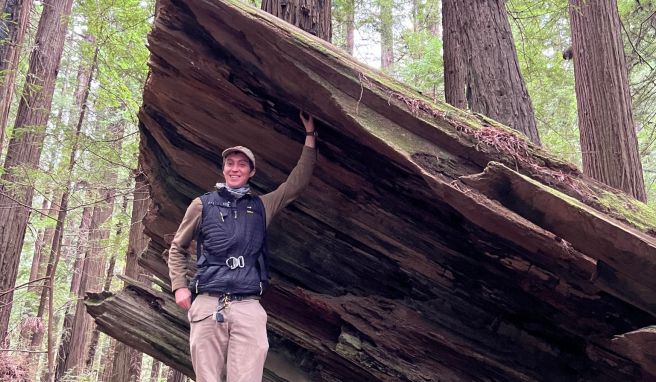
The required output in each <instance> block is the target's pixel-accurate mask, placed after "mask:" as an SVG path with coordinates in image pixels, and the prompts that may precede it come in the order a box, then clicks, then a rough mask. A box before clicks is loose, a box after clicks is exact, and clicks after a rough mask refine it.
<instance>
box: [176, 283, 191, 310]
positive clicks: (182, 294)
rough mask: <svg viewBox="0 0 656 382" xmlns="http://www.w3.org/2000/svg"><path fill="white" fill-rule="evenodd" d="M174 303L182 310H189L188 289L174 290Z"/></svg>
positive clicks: (189, 296) (189, 294) (189, 293)
mask: <svg viewBox="0 0 656 382" xmlns="http://www.w3.org/2000/svg"><path fill="white" fill-rule="evenodd" d="M175 303H176V304H178V306H179V307H181V308H182V309H184V310H189V308H191V291H190V290H189V288H179V289H176V290H175Z"/></svg>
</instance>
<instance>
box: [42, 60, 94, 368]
mask: <svg viewBox="0 0 656 382" xmlns="http://www.w3.org/2000/svg"><path fill="white" fill-rule="evenodd" d="M97 57H98V49H97V48H96V51H95V54H94V57H93V61H92V63H91V67H90V68H85V67H83V66H81V67H80V69H79V71H78V77H77V79H78V89H77V90H78V91H77V92H76V103H77V104H78V105H77V106H79V107H80V114H79V117H78V121H77V125H76V127H75V135H74V138H73V146H72V147H71V149H70V156H69V158H68V165H67V171H66V174H67V177H68V178H67V179H66V185H65V188H64V193H63V194H62V198H61V202H60V203H59V213H58V215H57V225H56V226H55V234H54V237H53V240H52V245H51V247H50V258H49V261H48V269H47V271H46V277H47V278H48V284H47V285H48V288H43V291H42V293H41V302H42V303H41V304H40V305H39V312H38V317H43V306H44V304H43V302H44V301H46V300H47V301H48V371H47V373H46V375H45V377H44V380H45V381H51V380H53V381H54V376H55V363H54V355H55V354H54V352H55V341H54V322H53V318H54V302H53V293H54V288H55V273H56V271H57V264H58V263H59V258H60V257H61V242H62V238H63V236H64V223H65V222H66V217H67V215H68V200H69V197H70V193H71V184H72V176H73V167H74V166H75V159H76V158H75V157H76V155H77V147H78V142H79V137H80V133H81V131H82V125H83V123H84V116H85V114H86V110H87V99H88V98H89V89H90V87H91V81H92V79H93V72H94V70H95V69H96V61H97ZM38 340H39V341H38V342H39V343H38V344H35V343H34V342H33V343H32V346H33V348H37V347H38V345H39V344H40V342H41V339H38Z"/></svg>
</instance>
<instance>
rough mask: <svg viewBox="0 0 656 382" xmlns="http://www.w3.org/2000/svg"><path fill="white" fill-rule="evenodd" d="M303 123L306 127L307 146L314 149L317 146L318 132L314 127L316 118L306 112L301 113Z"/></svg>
mask: <svg viewBox="0 0 656 382" xmlns="http://www.w3.org/2000/svg"><path fill="white" fill-rule="evenodd" d="M300 117H301V122H303V126H304V127H305V135H306V137H305V146H308V147H312V148H314V147H315V146H316V141H317V138H316V131H315V127H314V117H313V116H312V115H310V114H308V113H306V112H304V111H301V113H300Z"/></svg>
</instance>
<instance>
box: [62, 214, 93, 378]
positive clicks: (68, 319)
mask: <svg viewBox="0 0 656 382" xmlns="http://www.w3.org/2000/svg"><path fill="white" fill-rule="evenodd" d="M92 212H93V208H92V207H84V209H83V210H82V219H81V221H80V230H79V234H78V241H77V245H76V251H75V253H76V258H75V264H74V266H73V275H72V277H71V288H70V290H69V291H70V294H71V295H73V296H76V297H77V296H78V295H79V294H80V293H81V292H80V280H81V275H82V264H84V255H83V254H84V253H86V251H87V249H86V248H87V243H88V239H89V230H90V228H91V217H92ZM80 254H82V256H80ZM74 301H75V302H76V303H77V298H76V299H75V300H74ZM70 311H71V301H69V302H68V303H67V304H66V311H65V313H64V324H63V328H62V331H61V339H60V341H59V349H58V350H57V367H56V368H55V380H56V381H59V380H61V378H62V376H63V375H64V371H65V370H66V360H67V359H68V356H69V354H70V351H71V337H72V333H73V323H74V321H75V315H74V314H71V313H70Z"/></svg>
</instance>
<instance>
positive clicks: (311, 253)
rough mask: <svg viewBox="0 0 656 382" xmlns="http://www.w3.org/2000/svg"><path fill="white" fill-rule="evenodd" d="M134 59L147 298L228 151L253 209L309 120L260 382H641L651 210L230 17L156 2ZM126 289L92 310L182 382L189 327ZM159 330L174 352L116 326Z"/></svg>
mask: <svg viewBox="0 0 656 382" xmlns="http://www.w3.org/2000/svg"><path fill="white" fill-rule="evenodd" d="M149 48H150V50H151V61H150V66H151V74H150V77H149V79H148V82H147V84H146V86H145V89H144V105H143V107H142V110H141V113H140V115H139V118H140V121H141V125H140V128H141V134H142V140H141V147H140V161H141V165H142V167H143V168H144V171H145V172H146V174H147V177H148V182H149V185H150V190H151V197H152V203H151V208H150V211H149V214H148V216H147V217H146V222H145V223H146V224H145V225H146V233H147V234H148V235H149V236H150V238H151V242H150V244H149V247H148V249H147V250H146V252H145V253H144V255H143V256H142V258H141V264H142V266H144V267H145V268H147V269H149V270H151V271H152V273H153V274H155V275H156V276H157V277H159V278H160V279H161V283H164V284H166V283H168V281H169V280H168V276H167V274H166V265H165V258H166V248H167V247H168V244H169V242H170V239H171V238H172V235H173V233H174V232H175V230H176V228H177V224H178V223H179V221H180V219H181V217H182V215H183V214H184V210H185V209H186V206H187V205H188V203H189V202H190V200H191V199H192V198H193V197H195V196H197V195H199V194H201V193H203V192H205V191H206V190H210V189H211V187H212V185H213V184H214V182H215V181H216V180H217V179H219V177H220V171H219V164H220V152H221V148H223V147H227V146H232V145H235V144H244V145H246V146H249V147H250V148H251V149H253V151H254V152H255V154H256V156H257V161H258V170H257V175H256V176H255V178H254V179H253V182H252V187H253V188H254V189H256V190H257V192H267V191H269V190H272V189H273V188H274V187H275V186H276V185H277V184H279V183H280V182H282V181H284V179H285V176H286V174H288V173H289V171H290V170H291V168H292V167H293V166H294V164H295V162H296V159H297V157H298V155H299V154H300V151H301V144H302V140H303V134H302V128H301V126H300V124H299V122H298V117H297V115H298V111H299V109H302V110H307V111H309V112H310V113H312V114H314V115H315V116H317V118H318V129H319V131H320V143H319V153H320V156H319V162H318V166H317V169H316V171H315V176H314V178H313V180H312V183H311V185H310V187H309V189H308V190H307V192H305V193H304V195H303V196H302V197H301V198H299V200H297V201H296V202H294V203H293V204H292V205H291V206H289V207H288V209H287V210H286V211H285V212H284V213H282V214H281V216H279V217H278V218H277V221H276V222H275V223H274V225H273V226H272V228H271V230H270V233H269V236H270V247H271V252H272V261H271V265H272V270H273V276H274V286H273V287H272V288H271V289H270V291H269V292H267V294H266V295H265V297H264V299H263V304H264V305H265V306H266V307H267V311H268V313H269V333H270V339H271V348H272V351H271V353H270V354H271V357H270V359H269V363H268V364H267V378H268V379H269V380H288V381H298V380H303V379H307V380H322V381H339V380H381V381H384V380H394V381H426V380H438V379H439V380H444V381H459V380H521V381H529V380H558V381H568V380H571V381H574V380H576V381H579V380H610V381H612V380H615V381H626V380H639V379H641V378H642V379H645V378H650V377H654V375H653V370H654V360H653V358H652V357H650V356H649V354H648V353H644V352H641V351H639V350H638V351H636V349H640V348H641V347H640V346H635V345H633V344H645V343H649V341H651V339H650V338H651V337H648V336H650V335H651V334H650V333H651V331H650V329H649V328H648V326H649V325H651V324H653V322H654V310H653V301H654V296H655V294H654V282H653V278H650V277H649V275H648V273H644V274H638V273H640V270H641V269H642V270H650V269H654V268H653V267H654V264H655V262H656V259H655V258H654V256H653V254H651V252H647V253H645V252H643V250H642V249H645V248H646V249H647V250H648V251H651V248H653V240H654V238H653V233H654V226H655V223H654V222H655V221H656V218H654V216H656V213H654V211H653V210H651V209H649V208H648V207H647V206H645V205H644V204H641V203H639V202H635V201H633V200H631V199H629V198H627V197H626V196H624V195H623V194H621V193H618V192H617V191H614V190H611V189H609V188H608V187H605V186H603V185H601V184H599V183H596V182H594V181H592V180H589V179H586V178H584V177H583V176H582V175H581V174H580V172H579V171H578V170H577V169H576V168H574V167H573V166H572V165H570V164H567V163H563V162H561V161H559V160H557V159H556V158H554V157H553V156H551V155H550V154H549V153H547V152H545V151H543V150H542V149H540V148H537V147H534V146H532V145H531V144H530V143H529V142H528V141H527V140H526V139H525V137H522V136H520V135H518V134H516V133H514V132H512V131H510V130H509V129H507V128H506V127H504V126H501V125H499V124H498V123H496V122H494V121H491V120H489V119H487V118H485V117H483V116H480V115H475V114H470V113H467V112H464V111H461V110H458V109H454V108H452V107H450V106H448V105H445V104H442V103H436V102H433V101H431V100H430V99H427V98H425V97H423V96H422V95H421V94H418V93H416V92H415V91H413V90H412V89H410V88H408V87H407V86H405V85H402V84H399V83H397V82H395V81H394V80H392V79H390V78H388V77H385V76H384V75H382V74H380V73H378V72H375V71H373V70H371V69H370V68H367V67H365V66H363V65H361V64H358V63H356V62H355V61H353V60H352V59H351V58H350V57H348V56H347V55H346V54H345V53H343V52H341V51H339V50H337V49H335V48H334V47H332V46H330V45H329V44H327V43H325V42H323V41H321V40H317V39H315V38H313V37H312V36H310V35H308V34H305V33H304V32H302V31H300V30H298V29H296V28H294V27H291V26H289V25H287V24H285V23H283V22H281V21H280V20H277V19H276V18H274V17H272V16H271V15H268V14H265V13H262V12H259V11H258V10H255V9H253V8H251V7H248V6H246V5H244V4H242V3H239V2H223V1H218V0H217V1H201V0H188V1H184V2H183V1H179V0H175V1H173V0H168V1H167V0H162V1H160V8H159V12H158V14H157V17H156V20H155V24H154V29H153V32H152V33H151V35H150V36H149ZM493 162H494V163H493ZM495 163H499V164H498V165H497V164H495ZM486 169H487V170H486ZM509 169H512V171H511V170H509ZM551 190H553V192H551ZM546 194H549V195H546ZM532 195H542V196H541V197H545V198H546V197H547V196H551V199H548V203H549V204H546V205H541V204H540V203H547V202H546V201H547V199H540V201H539V203H535V200H534V199H532ZM553 195H556V197H555V198H554V196H553ZM565 195H566V196H565ZM570 200H571V201H575V203H563V202H565V201H570ZM562 222H567V224H568V226H573V227H571V229H570V230H567V229H565V228H566V227H562V226H561V223H562ZM586 227H596V228H595V229H594V230H592V229H588V228H586ZM611 234H612V235H615V236H610V235H611ZM608 237H614V238H618V239H617V240H613V241H612V242H611V243H610V244H604V245H603V247H604V248H601V250H599V249H600V246H599V245H600V244H603V243H605V241H604V240H606V242H607V238H608ZM620 238H621V240H630V241H631V243H632V244H631V245H629V243H628V242H627V243H624V242H619V240H620ZM615 249H617V250H618V252H614V250H615ZM131 288H136V286H132V287H129V288H127V289H126V290H125V291H122V292H119V293H117V294H115V295H93V296H91V298H90V299H89V300H88V304H90V305H89V306H90V308H89V312H90V313H91V314H92V315H93V316H95V317H97V320H98V321H99V327H100V328H101V330H103V331H106V332H109V333H110V335H113V336H115V337H116V338H118V339H119V340H122V341H126V342H128V341H129V342H128V343H130V344H132V346H136V347H138V348H139V349H140V350H143V351H146V352H148V353H149V354H153V355H154V356H155V357H156V358H158V359H161V360H163V361H164V362H166V363H167V364H169V365H172V366H173V367H175V368H176V369H178V370H181V371H183V372H185V373H186V374H187V375H189V373H190V367H189V360H188V359H186V358H185V357H186V356H185V355H184V354H185V353H184V352H185V351H186V350H185V349H186V347H187V346H188V345H187V344H186V343H185V341H186V340H185V339H186V330H187V329H186V326H185V323H184V313H183V312H182V311H179V310H178V311H177V312H176V309H177V308H176V307H175V306H174V305H173V300H172V299H170V298H168V297H161V296H166V293H160V292H152V291H151V292H148V293H145V292H142V291H144V290H146V289H145V288H142V287H140V288H141V289H139V290H140V292H136V291H135V290H133V289H131ZM164 289H165V290H166V288H164ZM166 292H167V293H168V292H169V291H166ZM153 296H155V297H153ZM157 296H159V297H157ZM153 298H156V299H155V300H152V299H153ZM151 301H157V304H155V305H153V304H152V303H151ZM120 304H128V305H130V306H132V308H130V309H128V310H121V308H119V307H118V305H120ZM92 307H93V308H92ZM157 311H165V312H167V313H166V314H163V315H161V317H160V318H162V319H163V321H162V322H160V323H159V324H158V325H163V326H167V325H168V327H167V329H169V330H170V331H171V332H175V333H174V336H173V337H174V338H176V341H175V344H174V345H171V344H170V343H167V342H166V341H167V339H165V338H162V336H163V335H162V334H160V332H159V331H157V330H150V329H149V328H148V327H147V325H148V323H147V322H146V321H141V320H134V321H129V320H127V316H130V315H132V314H136V313H137V312H138V313H139V314H156V312H157ZM107 317H110V318H109V319H107ZM101 322H102V323H101ZM123 322H133V323H134V324H133V325H136V326H137V327H138V328H139V330H138V331H137V332H140V333H142V334H143V335H146V334H147V335H148V341H142V340H139V339H138V337H139V336H138V335H137V334H134V335H132V334H131V335H127V334H126V333H128V331H127V328H124V327H123V326H122V325H124V324H123ZM167 322H168V324H167ZM624 333H632V334H631V335H630V336H629V337H627V338H630V341H629V340H626V341H622V340H617V341H615V342H613V339H614V338H615V336H621V335H623V334H624ZM620 338H624V337H617V339H620ZM641 338H642V339H643V340H644V341H641V340H640V339H641ZM168 340H170V338H169V339H168ZM618 341H619V342H618ZM171 346H173V347H174V348H175V350H173V349H171V348H170V347H171Z"/></svg>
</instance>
